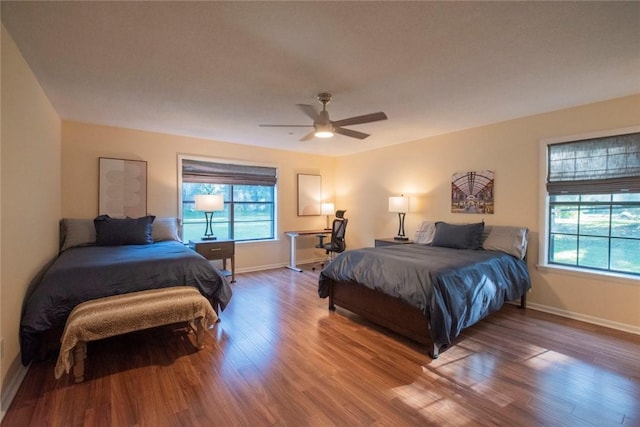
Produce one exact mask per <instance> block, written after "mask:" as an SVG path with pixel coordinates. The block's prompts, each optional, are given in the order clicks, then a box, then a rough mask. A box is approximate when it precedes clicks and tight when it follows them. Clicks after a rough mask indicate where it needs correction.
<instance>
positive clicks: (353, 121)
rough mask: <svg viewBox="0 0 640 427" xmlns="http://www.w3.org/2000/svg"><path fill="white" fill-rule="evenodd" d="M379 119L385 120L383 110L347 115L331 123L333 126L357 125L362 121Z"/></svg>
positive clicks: (369, 121)
mask: <svg viewBox="0 0 640 427" xmlns="http://www.w3.org/2000/svg"><path fill="white" fill-rule="evenodd" d="M379 120H387V115H386V114H385V113H383V112H379V113H371V114H365V115H364V116H356V117H349V118H348V119H342V120H336V121H335V122H331V123H333V125H334V126H351V125H359V124H362V123H371V122H377V121H379Z"/></svg>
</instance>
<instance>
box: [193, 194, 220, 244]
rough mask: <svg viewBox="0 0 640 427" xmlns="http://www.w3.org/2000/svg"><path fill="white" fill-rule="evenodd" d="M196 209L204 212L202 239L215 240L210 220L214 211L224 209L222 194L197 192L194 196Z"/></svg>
mask: <svg viewBox="0 0 640 427" xmlns="http://www.w3.org/2000/svg"><path fill="white" fill-rule="evenodd" d="M196 210H197V211H201V212H204V218H205V220H206V222H207V227H206V229H205V231H204V236H202V240H216V237H215V236H214V235H213V227H212V226H211V222H212V220H213V213H214V212H216V211H222V210H224V198H223V197H222V194H198V195H197V196H196Z"/></svg>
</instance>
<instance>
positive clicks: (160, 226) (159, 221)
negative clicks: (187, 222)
mask: <svg viewBox="0 0 640 427" xmlns="http://www.w3.org/2000/svg"><path fill="white" fill-rule="evenodd" d="M179 229H180V225H179V222H178V218H176V217H170V218H156V219H155V220H154V221H153V224H151V237H153V241H154V242H162V241H163V240H175V241H177V242H182V239H181V238H180V234H179V232H178V230H179Z"/></svg>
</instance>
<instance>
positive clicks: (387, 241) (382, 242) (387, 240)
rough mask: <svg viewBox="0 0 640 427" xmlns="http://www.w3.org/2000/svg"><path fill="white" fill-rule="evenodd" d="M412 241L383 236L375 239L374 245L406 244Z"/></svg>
mask: <svg viewBox="0 0 640 427" xmlns="http://www.w3.org/2000/svg"><path fill="white" fill-rule="evenodd" d="M411 243H413V240H395V239H394V238H393V237H385V238H382V239H376V241H375V247H376V248H379V247H380V246H391V245H408V244H411Z"/></svg>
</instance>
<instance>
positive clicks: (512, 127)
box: [336, 95, 640, 333]
mask: <svg viewBox="0 0 640 427" xmlns="http://www.w3.org/2000/svg"><path fill="white" fill-rule="evenodd" d="M638 124H640V95H636V96H631V97H625V98H620V99H616V100H611V101H607V102H601V103H597V104H592V105H587V106H582V107H578V108H572V109H567V110H562V111H557V112H552V113H548V114H541V115H537V116H531V117H526V118H522V119H518V120H512V121H508V122H504V123H498V124H494V125H489V126H484V127H478V128H474V129H469V130H465V131H461V132H455V133H451V134H447V135H442V136H437V137H433V138H427V139H424V140H419V141H415V142H411V143H406V144H401V145H396V146H392V147H387V148H382V149H378V150H373V151H369V152H365V153H361V154H356V155H351V156H345V157H341V158H339V159H338V160H337V165H336V182H340V183H341V185H340V186H339V188H338V189H337V192H338V195H337V199H338V202H341V204H342V205H343V206H344V207H345V208H346V209H348V210H349V212H348V213H349V218H350V222H349V230H348V242H349V244H350V246H351V247H359V246H367V245H372V244H373V240H374V238H375V237H379V236H388V237H390V236H393V235H395V234H396V232H397V227H398V218H397V215H396V214H392V213H389V212H387V198H388V197H389V196H391V195H398V194H401V193H404V194H405V195H407V194H410V195H415V196H418V198H417V200H418V202H419V204H420V207H419V210H420V212H412V213H409V214H407V217H406V227H405V228H406V234H407V235H408V236H413V234H414V233H415V230H416V227H417V225H418V224H419V223H420V222H421V221H422V220H423V219H432V220H445V221H450V222H475V221H479V220H482V219H484V220H485V222H486V223H488V224H503V225H521V226H526V227H529V229H530V230H531V236H530V237H531V243H530V248H529V252H528V259H529V267H530V271H531V273H532V279H533V290H532V292H531V294H530V299H529V301H530V302H531V303H532V304H531V306H534V307H537V308H541V309H545V310H548V311H552V312H557V313H560V314H564V315H567V316H571V317H576V318H580V319H583V320H588V321H593V322H596V323H601V324H606V325H610V326H614V327H619V328H623V329H628V330H632V331H635V332H636V333H640V281H638V280H635V281H632V280H614V279H605V278H603V277H602V276H593V275H584V274H583V275H576V274H567V273H560V272H558V271H553V270H549V269H545V270H542V269H538V268H536V264H537V260H538V237H539V236H538V232H539V223H540V221H539V217H540V211H539V188H540V187H539V186H540V182H541V181H540V176H539V175H540V174H539V159H538V153H539V152H538V150H539V145H540V142H539V141H540V140H541V139H545V138H550V137H556V136H563V135H576V134H584V133H588V132H594V131H600V130H606V129H616V128H623V127H629V126H633V125H638ZM484 169H488V170H493V171H494V172H495V198H496V202H495V206H496V208H495V214H493V215H482V216H481V215H470V214H452V213H450V207H449V203H450V198H451V197H450V183H451V175H452V174H453V173H454V172H458V171H471V170H484ZM372 171H375V173H372Z"/></svg>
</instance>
